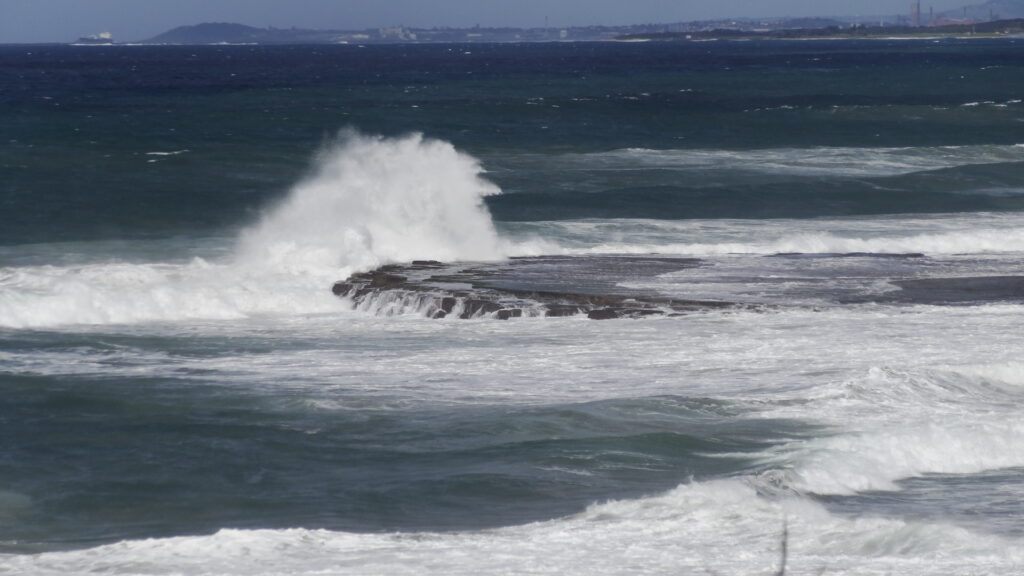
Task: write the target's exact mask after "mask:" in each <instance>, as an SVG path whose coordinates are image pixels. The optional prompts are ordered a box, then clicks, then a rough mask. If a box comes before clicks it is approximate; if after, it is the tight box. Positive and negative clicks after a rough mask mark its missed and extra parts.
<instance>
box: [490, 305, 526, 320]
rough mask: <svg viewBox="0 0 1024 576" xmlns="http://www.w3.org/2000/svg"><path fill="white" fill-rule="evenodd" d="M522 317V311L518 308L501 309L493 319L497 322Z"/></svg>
mask: <svg viewBox="0 0 1024 576" xmlns="http://www.w3.org/2000/svg"><path fill="white" fill-rule="evenodd" d="M522 317H523V311H522V309H520V308H503V309H501V310H498V313H497V315H495V318H497V319H498V320H508V319H509V318H522Z"/></svg>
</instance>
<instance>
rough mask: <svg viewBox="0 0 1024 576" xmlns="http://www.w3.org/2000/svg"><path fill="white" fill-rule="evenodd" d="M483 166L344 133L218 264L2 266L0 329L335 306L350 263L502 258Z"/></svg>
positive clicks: (422, 143) (441, 149)
mask: <svg viewBox="0 0 1024 576" xmlns="http://www.w3.org/2000/svg"><path fill="white" fill-rule="evenodd" d="M482 173H483V168H482V167H481V165H480V163H479V162H478V161H477V160H476V159H474V158H472V157H471V156H468V155H466V154H463V153H461V152H459V151H457V150H456V149H455V148H454V146H452V145H451V144H449V143H447V142H443V141H440V140H432V139H429V138H424V137H423V136H422V135H420V134H412V135H407V136H404V137H399V138H385V137H379V136H366V135H361V134H358V133H356V132H354V131H349V132H345V133H343V134H342V136H341V137H340V138H339V139H338V140H337V141H335V142H334V143H332V144H331V145H329V146H327V147H326V148H325V149H324V150H323V151H322V152H321V153H320V154H319V155H318V157H317V159H316V161H315V163H314V169H313V171H312V173H311V175H310V176H309V177H308V178H306V179H305V180H304V181H302V182H300V183H299V184H297V185H296V186H295V187H294V188H293V189H292V190H291V191H290V193H289V194H288V195H287V196H286V197H285V198H284V199H283V200H282V201H281V202H280V203H279V204H277V205H276V206H274V207H273V208H271V209H270V210H268V211H267V212H266V214H265V216H264V217H263V218H262V220H261V221H260V222H259V223H257V224H256V225H255V226H253V227H251V228H249V229H248V230H246V231H244V232H243V233H242V234H241V236H240V238H239V239H238V241H237V246H236V247H235V249H234V251H233V253H232V254H231V255H230V256H228V257H226V258H224V259H223V260H222V261H208V260H205V259H202V258H193V259H192V260H190V261H186V262H180V261H179V262H176V263H175V262H156V263H153V262H148V263H125V262H118V261H111V262H105V263H91V264H78V265H64V266H52V265H42V266H19V267H11V268H4V269H0V326H8V327H19V328H20V327H42V326H57V325H65V324H108V323H132V322H147V321H176V320H186V319H229V318H240V317H246V316H249V315H253V314H278V313H319V312H328V311H335V310H338V309H339V306H340V304H339V301H338V299H337V298H335V297H333V296H332V295H331V294H330V290H329V288H330V285H331V283H332V282H334V281H336V280H338V279H340V278H344V277H346V276H348V275H349V274H351V273H353V272H355V271H359V270H367V269H370V268H373V267H376V266H379V265H381V264H384V263H387V262H394V261H408V260H412V259H415V258H435V259H445V260H463V259H473V260H488V259H496V258H500V257H502V256H503V255H504V248H503V247H502V243H501V241H500V240H499V238H498V234H497V232H496V230H495V228H494V225H493V223H492V221H491V217H490V214H489V213H488V211H487V208H486V207H485V206H484V204H483V198H484V197H486V196H489V195H493V194H498V193H500V190H499V188H498V187H497V186H495V185H494V184H492V183H490V182H488V181H487V180H485V179H484V178H483V177H482ZM113 257H114V258H116V256H113Z"/></svg>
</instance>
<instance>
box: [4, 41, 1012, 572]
mask: <svg viewBox="0 0 1024 576" xmlns="http://www.w3.org/2000/svg"><path fill="white" fill-rule="evenodd" d="M1018 51H1019V46H1018V44H1017V43H1016V41H1015V40H1013V39H1008V40H999V41H993V40H978V41H970V42H968V41H955V40H948V41H940V42H930V41H929V42H896V41H893V42H885V41H876V42H845V41H844V42H839V41H837V42H793V43H787V42H773V43H700V44H669V45H656V44H648V45H635V44H629V45H618V44H568V45H561V44H557V45H522V46H519V45H500V46H499V45H495V46H401V47H398V46H377V47H366V48H360V47H355V46H338V47H274V48H269V47H252V46H218V47H130V46H125V47H49V46H32V47H14V46H7V47H2V48H0V123H2V125H3V126H4V130H3V137H2V139H0V174H2V177H0V205H2V206H3V212H2V215H3V218H4V226H3V227H0V385H2V390H3V401H2V402H0V430H2V438H3V440H2V442H0V555H2V556H0V560H2V561H0V574H12V575H14V574H18V575H21V574H33V575H35V574H85V573H94V572H104V573H111V574H236V573H238V574H241V573H245V574H325V573H326V574H425V573H427V574H481V573H517V574H583V573H588V574H638V573H639V574H680V573H684V574H688V573H722V574H769V573H773V571H776V570H778V569H779V563H780V559H781V554H780V549H781V544H782V540H783V534H786V541H787V544H788V558H787V573H792V574H818V573H822V572H824V573H827V574H865V573H879V574H899V575H910V574H921V575H924V574H938V573H943V574H1007V575H1009V574H1017V573H1019V572H1020V571H1021V569H1022V567H1024V554H1022V553H1021V552H1020V550H1022V549H1024V546H1022V541H1021V539H1022V537H1024V528H1022V527H1024V507H1022V506H1021V504H1020V502H1021V500H1022V499H1021V496H1022V495H1024V482H1022V480H1021V479H1022V478H1024V474H1022V472H1024V424H1022V422H1024V421H1022V419H1021V415H1020V405H1021V402H1022V400H1024V364H1022V363H1021V361H1020V357H1019V356H1020V355H1019V351H1020V350H1021V349H1022V348H1024V337H1022V336H1021V331H1020V328H1019V327H1020V325H1021V323H1022V320H1024V292H1022V290H1021V287H1022V285H1024V282H1022V281H1021V277H1022V276H1024V270H1022V267H1024V227H1022V220H1021V212H1020V211H1021V209H1022V207H1024V203H1022V198H1024V172H1022V169H1021V167H1022V162H1024V148H1022V147H1021V144H1022V142H1020V141H1019V134H1020V130H1019V126H1020V122H1022V121H1024V107H1022V105H1021V98H1022V97H1024V84H1022V83H1021V82H1020V80H1019V78H1020V77H1021V76H1020V74H1017V72H1018V71H1019V70H1018V69H1019V67H1020V65H1021V63H1020V59H1019V57H1018V55H1017V52H1018ZM416 259H431V260H439V261H443V262H445V263H449V264H450V265H452V266H455V267H459V266H466V265H469V264H470V263H471V268H472V270H473V271H474V272H473V274H474V275H475V276H472V275H470V276H466V275H462V276H459V277H458V278H450V279H448V281H446V282H434V284H432V286H433V287H435V288H437V289H438V290H442V289H443V290H472V289H474V287H473V285H472V284H473V283H480V285H486V286H487V287H488V289H498V290H518V291H523V290H543V291H547V292H556V293H557V292H564V293H587V294H614V295H631V294H632V295H642V296H643V297H645V298H670V299H687V300H700V301H712V302H723V303H726V302H727V303H733V304H735V306H728V307H722V308H719V307H707V308H705V309H699V308H698V309H692V310H687V311H686V312H685V313H683V314H676V313H665V314H662V315H658V316H651V317H646V318H642V319H615V320H605V321H594V320H588V319H587V318H586V317H585V316H581V315H580V316H571V317H560V318H553V317H543V316H540V315H534V316H531V315H529V314H527V315H526V316H524V317H522V318H514V319H512V320H508V321H500V320H497V319H496V318H494V317H493V315H492V314H487V313H483V314H479V315H477V316H476V317H474V318H471V319H467V320H460V319H457V318H454V317H450V318H445V319H441V320H433V319H430V318H428V317H427V316H428V314H426V313H425V309H424V308H423V307H417V305H415V303H412V304H409V303H408V302H412V301H405V300H401V299H397V300H388V301H385V300H386V299H387V295H384V296H381V297H379V298H378V299H377V300H374V302H373V303H370V304H366V305H361V306H359V307H358V308H357V309H353V305H352V302H351V301H350V300H349V299H346V298H339V297H336V296H335V295H333V294H332V293H331V286H332V284H333V283H334V282H335V281H337V280H342V279H344V278H346V277H347V276H349V275H350V274H352V273H355V272H360V271H366V270H369V269H372V268H375V267H377V266H380V265H382V264H389V263H403V262H409V261H412V260H416ZM453 269H454V268H453ZM446 270H447V269H446ZM403 302H405V304H403Z"/></svg>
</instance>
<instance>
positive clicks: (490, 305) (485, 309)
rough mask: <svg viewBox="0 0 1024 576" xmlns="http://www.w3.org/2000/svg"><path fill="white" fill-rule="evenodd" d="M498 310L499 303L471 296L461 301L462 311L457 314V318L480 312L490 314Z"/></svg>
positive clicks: (469, 316)
mask: <svg viewBox="0 0 1024 576" xmlns="http://www.w3.org/2000/svg"><path fill="white" fill-rule="evenodd" d="M498 310H501V305H500V304H498V303H496V302H491V301H489V300H480V299H478V298H471V299H468V300H466V301H465V302H463V304H462V313H461V314H459V318H462V319H463V320H465V319H468V318H473V317H475V316H480V315H482V314H491V313H494V312H497V311H498Z"/></svg>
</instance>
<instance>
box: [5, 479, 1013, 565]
mask: <svg viewBox="0 0 1024 576" xmlns="http://www.w3.org/2000/svg"><path fill="white" fill-rule="evenodd" d="M783 518H786V519H787V524H788V539H787V541H788V549H789V556H788V560H787V568H788V569H789V570H790V571H793V572H795V573H818V572H821V571H824V570H825V569H826V568H827V572H828V573H829V574H864V573H879V574H882V573H889V574H899V575H903V576H910V575H925V574H939V573H944V574H953V573H960V574H966V573H985V574H994V575H999V574H1015V573H1016V571H1017V570H1018V569H1019V566H1020V563H1021V562H1022V561H1024V555H1022V554H1021V552H1020V550H1021V548H1020V547H1019V546H1016V547H1015V544H1016V543H1015V542H1011V541H1007V540H1005V539H1002V538H999V537H996V536H990V535H981V534H974V533H971V532H969V531H967V530H965V529H962V528H957V527H954V526H949V525H945V524H930V523H923V522H906V521H901V520H893V519H883V518H855V519H850V518H843V517H840V516H835V515H833V514H830V513H829V512H828V511H827V510H825V509H824V508H823V507H821V506H820V505H818V504H815V503H813V502H811V501H808V500H804V499H784V500H781V501H780V500H770V499H766V498H763V497H760V496H759V495H758V494H757V493H756V491H755V490H754V489H753V488H752V487H751V486H749V485H748V484H746V483H744V482H743V481H740V480H720V481H713V482H707V483H695V484H685V485H682V486H680V487H678V488H676V489H674V490H671V491H669V492H668V493H666V494H663V495H660V496H655V497H650V498H643V499H639V500H626V501H616V502H608V503H603V504H596V505H593V506H591V507H590V508H589V509H587V510H586V511H584V512H582V513H580V514H577V515H576V516H572V517H569V518H562V519H558V520H552V521H548V522H542V523H535V524H528V525H524V526H515V527H510V528H502V529H497V530H486V531H477V532H462V533H452V534H440V533H406V534H401V533H400V534H354V533H344V532H330V531H325V530H300V529H294V530H251V531H246V530H222V531H220V532H218V533H216V534H214V535H212V536H195V537H181V538H168V539H159V540H145V541H137V542H121V543H118V544H113V545H108V546H102V547H99V548H94V549H91V550H83V551H71V552H55V553H47V554H40V555H33V556H28V555H25V556H7V557H6V558H3V559H4V560H5V564H4V566H2V567H0V573H3V574H9V575H11V576H15V575H18V576H20V575H24V574H33V575H34V576H46V575H50V574H86V573H96V572H104V573H116V574H140V573H145V574H169V573H174V574H186V575H193V576H199V575H206V574H222V575H233V574H247V575H260V574H296V575H298V574H410V575H411V574H417V575H419V574H445V575H462V574H465V575H477V574H494V573H503V574H505V573H507V574H559V575H562V574H597V575H625V574H666V575H667V574H698V573H720V574H766V573H772V572H773V571H775V570H778V569H779V565H780V544H781V541H782V526H783Z"/></svg>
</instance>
